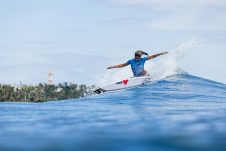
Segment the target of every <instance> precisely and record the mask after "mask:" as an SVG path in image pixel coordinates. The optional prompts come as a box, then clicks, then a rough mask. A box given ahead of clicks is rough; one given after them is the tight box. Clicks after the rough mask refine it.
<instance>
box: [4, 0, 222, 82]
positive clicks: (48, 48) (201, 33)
mask: <svg viewBox="0 0 226 151" xmlns="http://www.w3.org/2000/svg"><path fill="white" fill-rule="evenodd" d="M192 39H195V40H196V41H197V42H198V43H200V45H202V47H199V48H194V49H191V50H189V51H188V52H187V54H186V55H185V58H184V60H183V63H181V67H182V68H183V69H184V70H185V71H187V72H188V73H191V74H193V75H196V76H201V77H204V78H208V79H212V80H215V81H218V82H223V83H226V59H225V57H226V0H189V1H188V0H186V1H185V0H167V1H165V0H32V1H31V0H0V52H1V53H0V70H1V73H0V82H1V83H19V82H20V81H22V82H23V83H29V84H30V83H39V82H47V74H48V71H49V69H52V70H53V71H54V72H55V77H54V80H55V82H63V81H69V82H70V81H71V82H75V83H85V84H92V82H93V80H94V79H95V78H96V75H99V74H101V73H104V72H105V71H106V67H107V66H109V65H112V64H117V63H124V62H126V61H127V60H128V59H130V58H132V57H133V54H134V50H136V49H143V50H145V51H147V52H148V53H149V54H152V53H156V52H160V51H162V50H173V49H175V48H176V47H177V46H178V45H179V44H180V43H183V42H187V41H190V40H192Z"/></svg>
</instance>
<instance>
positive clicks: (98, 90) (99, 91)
mask: <svg viewBox="0 0 226 151" xmlns="http://www.w3.org/2000/svg"><path fill="white" fill-rule="evenodd" d="M105 91H106V90H104V89H102V88H99V89H96V90H94V91H93V92H95V93H97V94H100V93H104V92H105Z"/></svg>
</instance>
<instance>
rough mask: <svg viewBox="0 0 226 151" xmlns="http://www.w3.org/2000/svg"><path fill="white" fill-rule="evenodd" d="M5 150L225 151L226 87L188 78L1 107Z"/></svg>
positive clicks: (0, 138) (0, 136)
mask: <svg viewBox="0 0 226 151" xmlns="http://www.w3.org/2000/svg"><path fill="white" fill-rule="evenodd" d="M0 129H1V131H0V150H1V151H3V150H4V151H8V150H9V151H10V150H12V151H20V150H25V151H39V150H41V151H48V150H54V151H58V150H59V151H61V150H66V151H67V150H68V151H69V150H73V151H81V150H85V151H107V150H108V151H109V150H110V151H111V150H112V151H113V150H117V151H150V150H153V151H165V150H166V151H173V150H178V151H181V150H189V151H190V150H197V151H198V150H199V151H200V150H205V151H210V150H211V151H212V150H213V151H216V150H217V151H221V150H222V151H223V150H225V148H226V85H224V84H220V83H217V82H214V81H210V80H206V79H202V78H199V77H195V76H191V75H188V74H179V75H174V76H171V77H168V78H165V79H163V80H159V81H155V82H152V83H151V84H148V85H145V86H141V87H137V88H132V89H129V90H121V91H116V92H110V93H105V94H101V95H93V96H89V97H86V98H82V99H77V100H65V101H58V102H56V101H53V102H46V103H0Z"/></svg>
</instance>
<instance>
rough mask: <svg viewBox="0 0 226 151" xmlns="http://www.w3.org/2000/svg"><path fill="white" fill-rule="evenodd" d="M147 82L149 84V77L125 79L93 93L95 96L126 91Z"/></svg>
mask: <svg viewBox="0 0 226 151" xmlns="http://www.w3.org/2000/svg"><path fill="white" fill-rule="evenodd" d="M148 82H151V77H150V76H142V77H131V78H125V79H122V80H121V81H118V82H114V83H111V84H108V85H105V86H102V87H100V88H99V89H96V90H95V91H94V92H95V93H97V94H100V93H103V92H106V91H114V90H120V89H127V88H131V87H135V86H139V85H144V84H145V83H148Z"/></svg>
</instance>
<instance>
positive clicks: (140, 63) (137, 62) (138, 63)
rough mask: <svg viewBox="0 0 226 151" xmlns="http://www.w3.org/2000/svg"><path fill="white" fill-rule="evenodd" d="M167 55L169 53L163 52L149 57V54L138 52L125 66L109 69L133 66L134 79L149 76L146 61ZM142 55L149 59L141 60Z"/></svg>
mask: <svg viewBox="0 0 226 151" xmlns="http://www.w3.org/2000/svg"><path fill="white" fill-rule="evenodd" d="M167 53H168V52H162V53H157V54H154V55H151V56H149V55H148V53H146V52H144V51H142V50H137V51H136V52H135V57H134V59H131V60H129V61H127V62H126V63H123V64H118V65H115V66H110V67H108V68H107V69H113V68H122V67H125V66H128V65H131V69H132V71H133V75H134V77H140V76H146V75H149V74H148V72H147V71H146V70H144V63H145V61H147V60H151V59H154V58H156V57H158V56H161V55H164V54H167ZM142 55H146V56H147V57H143V58H141V56H142Z"/></svg>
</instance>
